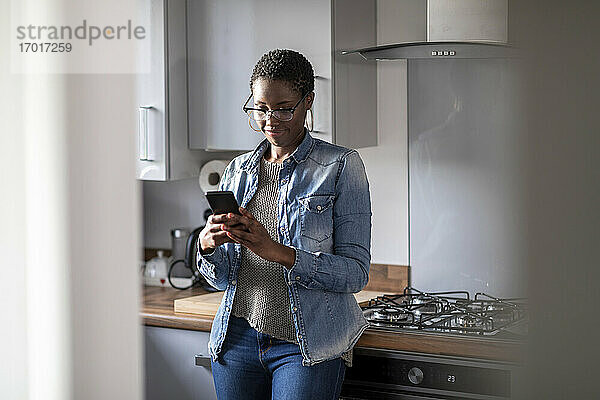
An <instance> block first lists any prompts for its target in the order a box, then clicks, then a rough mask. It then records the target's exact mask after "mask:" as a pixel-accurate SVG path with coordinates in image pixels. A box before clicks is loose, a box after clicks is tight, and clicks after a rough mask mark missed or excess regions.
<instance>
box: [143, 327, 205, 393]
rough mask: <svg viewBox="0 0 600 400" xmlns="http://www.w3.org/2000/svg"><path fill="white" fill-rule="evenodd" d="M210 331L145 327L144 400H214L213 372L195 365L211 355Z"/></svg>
mask: <svg viewBox="0 0 600 400" xmlns="http://www.w3.org/2000/svg"><path fill="white" fill-rule="evenodd" d="M209 335H210V334H209V332H200V331H190V330H184V329H171V328H160V327H155V326H144V350H145V359H144V365H145V399H146V400H163V399H178V400H188V399H189V400H192V399H193V400H215V399H216V393H215V388H214V383H213V379H212V375H211V373H210V369H209V368H206V367H201V366H196V365H195V356H196V355H203V356H207V355H208V338H209Z"/></svg>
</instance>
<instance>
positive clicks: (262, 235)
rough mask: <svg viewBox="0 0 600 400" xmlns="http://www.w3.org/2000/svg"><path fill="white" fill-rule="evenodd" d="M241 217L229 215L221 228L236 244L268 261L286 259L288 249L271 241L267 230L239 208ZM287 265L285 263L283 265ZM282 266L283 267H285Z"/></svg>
mask: <svg viewBox="0 0 600 400" xmlns="http://www.w3.org/2000/svg"><path fill="white" fill-rule="evenodd" d="M240 213H242V215H241V216H240V215H235V214H229V215H228V216H227V217H228V221H227V222H226V223H224V224H223V226H222V227H221V229H222V230H224V231H225V232H227V236H229V237H230V238H231V239H232V240H233V241H235V242H236V243H240V244H241V245H243V246H246V247H247V248H248V249H250V250H251V251H252V252H253V253H255V254H257V255H258V256H260V257H262V258H264V259H265V260H268V261H275V262H282V261H283V260H285V259H287V258H289V257H286V254H284V252H286V250H285V249H289V250H291V251H292V252H293V251H294V250H293V249H290V248H288V247H286V246H283V245H282V244H280V243H277V242H275V241H274V240H273V239H271V236H270V235H269V232H268V231H267V229H266V228H265V227H264V226H263V225H262V224H261V223H260V222H258V221H257V220H256V218H254V215H252V213H250V211H248V210H246V209H245V208H243V207H240ZM285 264H287V263H285ZM285 264H284V265H285ZM292 264H293V262H292Z"/></svg>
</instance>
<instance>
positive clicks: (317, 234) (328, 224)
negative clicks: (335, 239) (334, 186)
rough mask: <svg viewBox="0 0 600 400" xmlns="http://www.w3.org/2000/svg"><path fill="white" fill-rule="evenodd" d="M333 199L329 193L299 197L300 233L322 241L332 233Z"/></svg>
mask: <svg viewBox="0 0 600 400" xmlns="http://www.w3.org/2000/svg"><path fill="white" fill-rule="evenodd" d="M333 200H334V196H331V195H313V196H307V197H304V198H301V199H300V204H301V207H300V234H301V235H302V236H305V237H307V238H310V239H313V240H316V241H318V242H322V241H323V240H325V239H327V238H329V237H330V236H331V235H332V233H333Z"/></svg>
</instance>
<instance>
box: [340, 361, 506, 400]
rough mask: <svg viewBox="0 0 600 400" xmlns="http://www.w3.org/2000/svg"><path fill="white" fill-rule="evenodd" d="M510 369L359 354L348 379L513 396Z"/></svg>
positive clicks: (349, 369) (347, 374)
mask: <svg viewBox="0 0 600 400" xmlns="http://www.w3.org/2000/svg"><path fill="white" fill-rule="evenodd" d="M510 374H511V372H510V370H505V369H494V368H485V367H481V366H465V365H449V364H442V363H434V362H426V361H414V360H404V359H396V358H384V357H377V356H371V355H363V354H357V355H355V357H354V361H353V367H352V368H348V369H347V371H346V379H347V381H362V382H372V383H382V384H388V385H389V384H391V385H401V386H404V387H420V388H424V389H437V390H446V391H448V392H462V393H469V394H478V395H487V396H499V397H510V391H511V390H510V382H511V375H510Z"/></svg>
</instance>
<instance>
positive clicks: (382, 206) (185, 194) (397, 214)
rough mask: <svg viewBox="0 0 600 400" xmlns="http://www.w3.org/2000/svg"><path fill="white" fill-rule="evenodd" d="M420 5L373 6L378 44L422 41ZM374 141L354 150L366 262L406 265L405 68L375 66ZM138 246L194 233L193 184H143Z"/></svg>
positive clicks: (391, 2) (199, 206) (391, 1)
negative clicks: (365, 185)
mask: <svg viewBox="0 0 600 400" xmlns="http://www.w3.org/2000/svg"><path fill="white" fill-rule="evenodd" d="M426 3H427V2H426V1H425V0H419V1H417V0H378V1H377V41H378V43H379V44H386V43H398V42H408V41H417V40H425V37H426V14H425V12H426ZM378 91H379V94H378V121H377V122H378V140H379V144H378V146H376V147H370V148H365V149H360V150H359V152H360V155H361V157H362V158H363V160H364V162H365V167H366V169H367V175H368V178H369V183H370V185H371V199H372V207H373V232H372V262H373V263H385V264H402V265H408V182H407V180H408V171H407V154H406V148H407V129H406V119H407V118H406V117H407V114H406V62H403V61H394V62H382V63H380V65H379V66H378ZM143 188H144V245H145V246H146V247H158V248H170V247H171V242H170V230H171V229H173V228H175V227H190V228H192V227H197V226H200V225H202V224H203V222H204V220H203V218H202V215H203V213H204V210H205V209H206V208H208V204H207V203H206V200H205V199H204V196H203V195H202V191H201V190H200V188H199V186H198V183H197V180H195V179H186V180H181V181H175V182H144V183H143Z"/></svg>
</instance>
